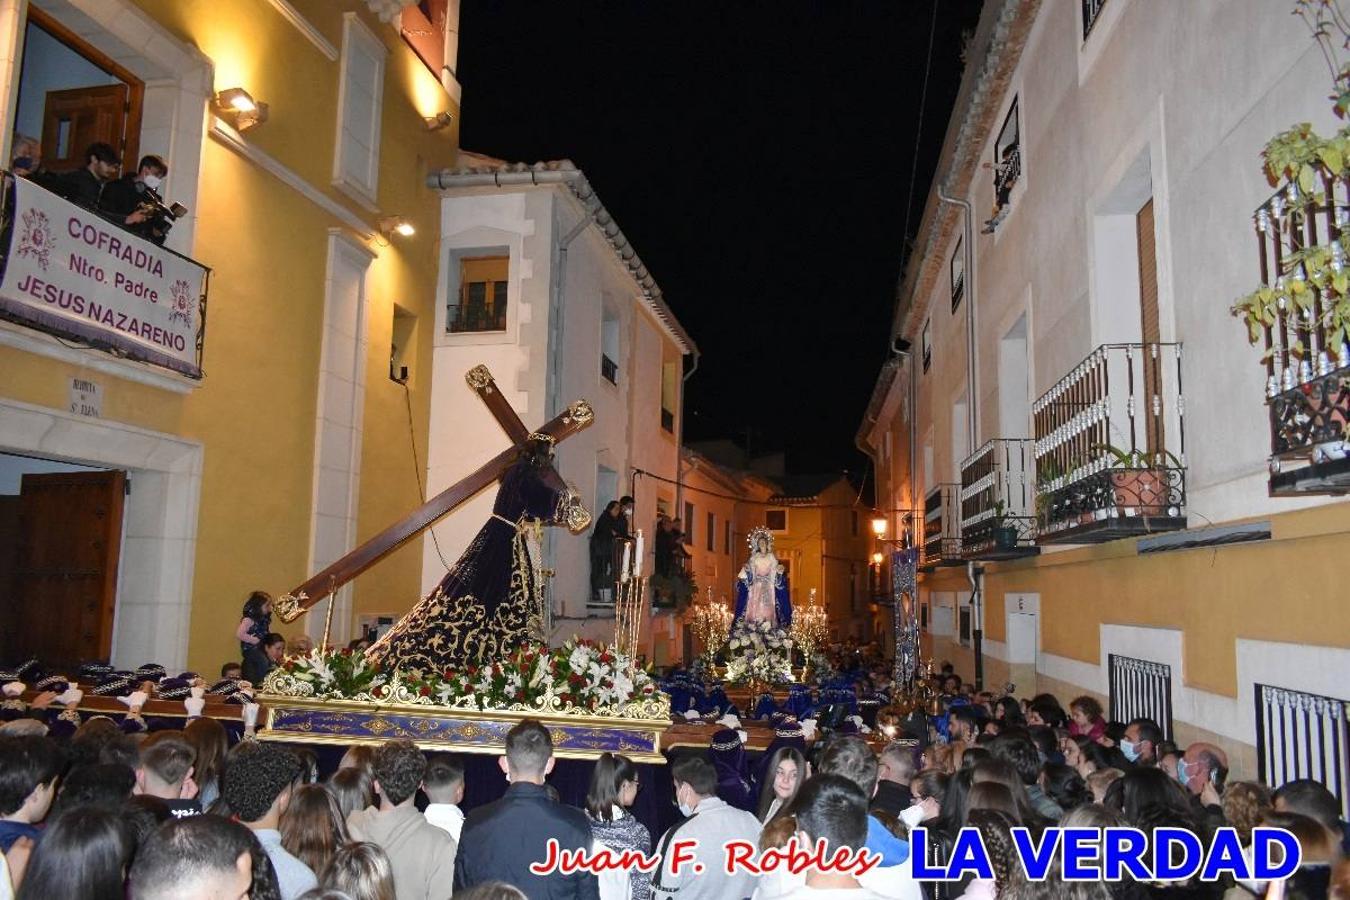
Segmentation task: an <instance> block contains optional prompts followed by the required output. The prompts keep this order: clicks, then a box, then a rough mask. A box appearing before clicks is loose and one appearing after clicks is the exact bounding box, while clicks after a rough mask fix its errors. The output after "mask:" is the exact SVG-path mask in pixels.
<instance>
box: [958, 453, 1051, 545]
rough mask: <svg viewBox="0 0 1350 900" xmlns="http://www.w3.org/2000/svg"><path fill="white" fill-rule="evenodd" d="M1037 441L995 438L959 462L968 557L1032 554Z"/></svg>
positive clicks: (1034, 536)
mask: <svg viewBox="0 0 1350 900" xmlns="http://www.w3.org/2000/svg"><path fill="white" fill-rule="evenodd" d="M1034 447H1035V442H1034V441H1032V440H1031V439H1030V438H995V439H994V440H992V441H989V442H988V443H986V444H985V445H984V446H983V447H981V448H980V449H978V450H976V451H975V452H974V453H972V454H971V455H970V456H968V457H966V459H965V461H964V462H962V463H961V555H962V556H963V557H964V558H965V559H972V560H998V559H1016V558H1018V557H1022V556H1034V555H1035V554H1037V553H1039V552H1040V548H1039V547H1037V546H1036V485H1035V477H1034V476H1035V449H1034Z"/></svg>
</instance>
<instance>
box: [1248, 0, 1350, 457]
mask: <svg viewBox="0 0 1350 900" xmlns="http://www.w3.org/2000/svg"><path fill="white" fill-rule="evenodd" d="M1294 12H1295V14H1296V15H1298V16H1299V17H1300V18H1302V19H1303V20H1304V22H1306V23H1307V25H1308V27H1309V29H1310V31H1311V32H1312V35H1313V38H1314V39H1315V40H1316V41H1317V42H1318V43H1319V44H1320V45H1321V49H1322V51H1323V54H1324V56H1325V58H1326V60H1327V63H1328V65H1329V66H1330V69H1331V76H1332V82H1333V84H1334V90H1333V93H1332V94H1331V99H1332V100H1333V101H1334V111H1335V114H1336V116H1337V117H1339V118H1341V119H1345V118H1346V117H1347V115H1350V65H1342V64H1341V63H1340V60H1339V58H1338V57H1339V55H1340V53H1341V51H1343V50H1344V49H1346V48H1348V47H1350V26H1348V24H1347V22H1346V19H1345V18H1344V16H1343V15H1342V14H1341V13H1340V11H1339V9H1338V8H1337V7H1336V4H1335V2H1334V0H1297V2H1296V3H1295V10H1294ZM1263 156H1264V161H1265V162H1264V169H1265V174H1266V178H1267V180H1268V181H1269V182H1270V184H1271V186H1273V187H1277V188H1279V190H1278V192H1277V193H1276V194H1275V195H1274V197H1272V198H1271V199H1270V200H1269V201H1267V202H1266V203H1265V204H1264V205H1262V207H1261V208H1260V209H1259V210H1258V212H1257V223H1258V229H1259V231H1260V234H1261V237H1262V253H1263V256H1266V255H1267V242H1269V249H1270V252H1271V254H1272V255H1273V253H1274V248H1275V246H1276V245H1277V244H1282V245H1283V246H1284V247H1285V248H1287V249H1286V250H1285V252H1284V253H1283V255H1282V256H1279V257H1276V258H1278V260H1279V263H1280V266H1279V267H1278V268H1275V267H1273V266H1270V265H1268V262H1272V263H1273V262H1274V259H1272V258H1270V257H1269V256H1266V258H1263V260H1262V264H1263V269H1262V271H1263V272H1267V271H1268V276H1267V277H1268V280H1269V281H1271V282H1273V283H1268V284H1262V285H1260V286H1258V287H1257V288H1256V289H1255V290H1253V291H1252V292H1251V293H1249V294H1247V295H1245V296H1243V297H1241V298H1239V299H1238V300H1237V302H1236V303H1235V304H1234V305H1233V307H1232V312H1233V314H1234V315H1236V316H1238V317H1239V318H1241V319H1242V321H1243V323H1244V324H1245V325H1246V327H1247V338H1248V340H1249V341H1250V342H1251V343H1252V344H1257V343H1262V342H1263V343H1264V344H1265V352H1264V354H1263V355H1262V358H1261V360H1262V362H1263V363H1264V364H1266V365H1267V366H1268V367H1269V370H1268V371H1269V373H1270V374H1269V383H1268V384H1267V390H1266V393H1267V397H1268V400H1269V402H1270V403H1271V412H1272V415H1271V420H1272V421H1271V424H1272V429H1273V432H1272V453H1273V454H1274V455H1276V456H1280V455H1306V456H1311V458H1312V459H1313V461H1314V462H1322V461H1325V460H1329V459H1340V458H1343V457H1344V456H1345V455H1347V452H1348V451H1350V444H1348V443H1347V440H1346V439H1347V438H1350V408H1347V404H1346V403H1345V396H1346V394H1347V392H1350V345H1348V344H1347V339H1348V338H1350V265H1347V259H1350V229H1347V228H1346V222H1345V220H1344V218H1343V211H1342V210H1340V209H1337V208H1336V207H1335V204H1334V203H1331V204H1329V203H1328V202H1327V201H1328V197H1329V196H1334V194H1335V192H1336V183H1337V182H1341V183H1342V184H1345V183H1346V181H1347V179H1350V172H1348V171H1347V170H1348V169H1350V126H1347V125H1342V126H1341V127H1340V128H1338V129H1337V130H1336V131H1335V132H1334V133H1333V134H1331V135H1330V136H1323V135H1320V134H1318V133H1317V132H1316V131H1314V130H1313V127H1312V125H1311V123H1308V122H1303V123H1300V124H1297V125H1295V126H1293V127H1292V128H1289V129H1288V130H1286V131H1283V132H1280V133H1279V134H1277V135H1275V136H1274V137H1273V138H1271V139H1270V141H1269V142H1268V143H1267V144H1266V146H1265V150H1264V152H1263ZM1337 235H1339V236H1338V237H1337Z"/></svg>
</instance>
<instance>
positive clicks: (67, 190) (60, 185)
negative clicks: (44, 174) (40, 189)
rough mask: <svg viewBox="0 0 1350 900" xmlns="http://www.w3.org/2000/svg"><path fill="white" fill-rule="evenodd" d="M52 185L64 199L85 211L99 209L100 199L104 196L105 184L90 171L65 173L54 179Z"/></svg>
mask: <svg viewBox="0 0 1350 900" xmlns="http://www.w3.org/2000/svg"><path fill="white" fill-rule="evenodd" d="M52 185H53V186H54V187H55V188H56V189H57V190H56V192H57V193H58V194H60V195H61V196H62V197H65V198H66V199H67V200H69V201H70V202H71V203H78V204H79V205H80V206H83V207H84V208H85V209H98V203H99V198H100V197H102V196H103V188H104V183H103V182H102V181H99V180H98V179H97V178H95V177H94V173H93V172H90V171H89V170H88V169H76V170H75V171H73V172H64V173H62V174H61V175H59V176H57V177H56V178H54V179H53V181H52Z"/></svg>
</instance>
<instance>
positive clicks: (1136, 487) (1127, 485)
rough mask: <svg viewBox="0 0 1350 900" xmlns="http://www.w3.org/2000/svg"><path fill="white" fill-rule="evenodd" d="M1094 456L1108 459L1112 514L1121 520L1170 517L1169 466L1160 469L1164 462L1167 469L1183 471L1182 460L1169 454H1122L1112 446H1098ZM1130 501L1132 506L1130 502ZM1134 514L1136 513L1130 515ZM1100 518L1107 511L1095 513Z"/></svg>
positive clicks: (1156, 452) (1162, 451)
mask: <svg viewBox="0 0 1350 900" xmlns="http://www.w3.org/2000/svg"><path fill="white" fill-rule="evenodd" d="M1093 449H1094V450H1095V451H1097V452H1104V453H1107V454H1109V455H1110V457H1111V461H1112V465H1111V469H1110V470H1109V471H1110V480H1111V490H1112V494H1113V499H1114V501H1115V504H1114V512H1115V515H1116V516H1119V517H1121V518H1124V517H1127V516H1131V515H1141V516H1149V515H1154V516H1161V515H1170V514H1171V513H1170V512H1169V511H1168V507H1170V506H1173V505H1175V504H1173V503H1171V502H1170V499H1169V494H1170V490H1171V489H1170V487H1169V481H1170V479H1169V478H1168V475H1167V471H1168V468H1169V467H1168V466H1163V465H1160V464H1159V463H1160V462H1161V460H1163V459H1166V461H1167V462H1169V463H1171V467H1170V468H1177V469H1180V468H1182V465H1181V460H1179V459H1177V457H1176V456H1175V455H1174V454H1173V453H1171V452H1170V451H1168V450H1156V451H1154V452H1152V453H1150V452H1149V451H1147V450H1121V449H1120V448H1118V447H1114V446H1112V445H1111V444H1101V445H1099V446H1097V447H1094V448H1093ZM1131 498H1133V500H1134V501H1135V502H1133V503H1132V502H1130V499H1131ZM1134 510H1137V512H1133V511H1134ZM1098 512H1099V513H1100V515H1101V517H1102V518H1106V517H1107V516H1109V515H1111V510H1110V509H1105V510H1099V511H1098Z"/></svg>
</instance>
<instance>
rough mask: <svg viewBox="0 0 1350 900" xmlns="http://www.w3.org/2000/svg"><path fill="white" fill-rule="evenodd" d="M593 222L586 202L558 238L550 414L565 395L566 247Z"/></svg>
mask: <svg viewBox="0 0 1350 900" xmlns="http://www.w3.org/2000/svg"><path fill="white" fill-rule="evenodd" d="M589 224H591V209H590V205H589V204H587V206H586V209H585V211H584V212H582V214H581V219H580V220H579V221H578V222H577V223H576V224H575V225H573V226H572V228H571V230H570V231H568V232H567V233H566V234H564V235H563V236H562V237H561V238H560V239H559V241H558V271H557V273H556V277H555V278H554V279H553V296H552V297H551V298H550V300H549V310H548V315H549V320H550V321H549V330H550V331H552V332H553V335H552V340H550V341H549V350H548V355H549V362H548V369H549V385H548V390H547V391H546V392H545V401H544V405H545V407H546V408H547V409H548V410H549V415H554V414H556V413H557V412H558V411H559V410H558V402H559V401H558V398H559V397H560V396H561V395H562V361H563V353H562V342H563V327H564V325H563V314H562V308H563V297H564V293H565V291H566V286H565V282H566V280H567V248H568V246H569V245H571V243H572V242H573V241H575V240H576V239H577V238H578V237H580V235H581V233H582V232H583V231H585V230H586V226H587V225H589Z"/></svg>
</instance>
